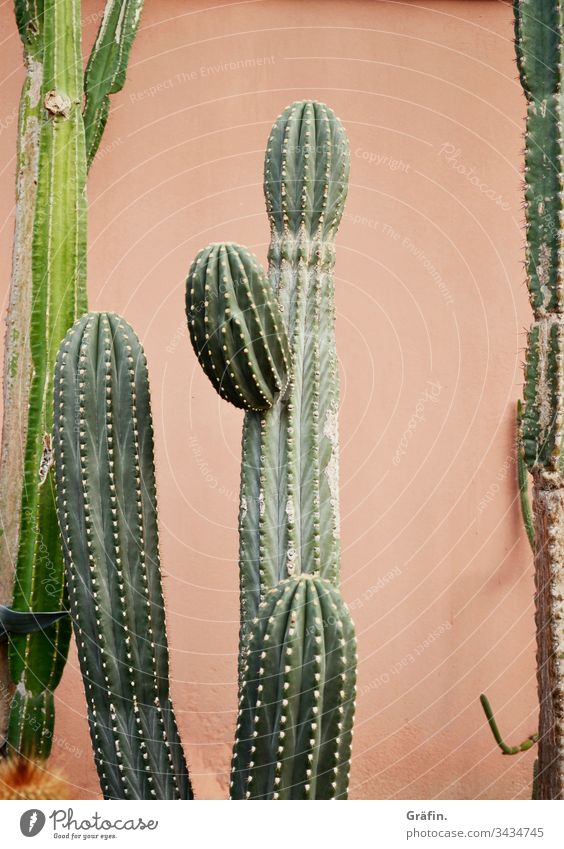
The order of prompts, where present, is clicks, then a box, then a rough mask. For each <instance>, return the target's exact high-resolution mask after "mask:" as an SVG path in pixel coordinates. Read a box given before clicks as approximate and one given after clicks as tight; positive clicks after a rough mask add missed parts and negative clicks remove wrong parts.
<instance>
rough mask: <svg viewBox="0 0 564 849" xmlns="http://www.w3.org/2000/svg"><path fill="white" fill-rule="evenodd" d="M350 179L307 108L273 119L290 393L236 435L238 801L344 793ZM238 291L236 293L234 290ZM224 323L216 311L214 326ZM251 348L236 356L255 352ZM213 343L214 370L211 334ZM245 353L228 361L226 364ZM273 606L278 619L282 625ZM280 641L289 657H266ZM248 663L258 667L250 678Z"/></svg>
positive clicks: (349, 636)
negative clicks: (341, 449)
mask: <svg viewBox="0 0 564 849" xmlns="http://www.w3.org/2000/svg"><path fill="white" fill-rule="evenodd" d="M348 171H349V157H348V142H347V138H346V135H345V132H344V130H343V128H342V126H341V123H340V122H339V121H338V119H337V118H336V117H335V115H334V113H333V112H332V111H331V110H330V109H328V108H327V107H326V106H325V105H323V104H319V103H315V102H312V101H305V102H299V103H294V104H293V105H292V106H290V107H288V108H287V109H286V110H285V111H284V112H283V113H282V115H281V116H280V117H279V118H278V120H277V122H276V123H275V125H274V127H273V129H272V132H271V134H270V138H269V141H268V146H267V152H266V160H265V179H264V189H265V196H266V205H267V211H268V217H269V220H270V227H271V243H270V250H269V273H268V278H269V280H270V285H271V287H272V292H273V293H274V295H275V297H276V301H277V304H278V309H279V311H280V316H281V319H282V323H283V325H284V327H285V330H286V333H287V336H288V339H289V344H290V353H291V368H290V376H289V382H288V386H287V388H286V389H285V390H284V391H280V388H279V386H274V387H273V389H274V390H276V394H275V396H274V397H273V399H272V401H273V402H272V404H271V405H270V406H269V407H267V409H264V410H256V409H255V408H253V405H248V406H247V407H246V409H247V412H246V413H245V419H244V424H243V449H242V453H243V456H242V470H241V496H240V511H239V539H240V561H239V562H240V583H241V631H240V653H239V681H240V713H239V717H238V722H237V730H236V740H235V747H234V755H233V764H232V797H233V798H325V797H327V796H328V797H339V798H345V797H346V795H347V789H348V773H349V764H350V736H351V732H352V720H353V706H354V692H355V663H356V657H355V643H354V629H353V625H352V622H351V620H350V617H349V615H348V612H347V610H346V608H345V606H344V604H343V602H342V601H340V600H338V591H337V589H336V587H337V586H338V582H339V561H340V549H339V493H338V402H339V398H338V367H337V354H336V347H335V332H334V322H335V305H334V291H333V289H334V287H333V276H332V269H333V265H334V261H335V249H334V238H335V234H336V231H337V228H338V226H339V222H340V219H341V216H342V212H343V206H344V201H345V198H346V193H347V186H348ZM240 250H241V249H240ZM204 254H205V252H201V254H200V255H199V258H200V259H202V258H203V255H204ZM197 260H198V258H197ZM195 267H197V262H196V266H193V267H192V271H191V274H190V275H189V279H188V296H187V306H188V319H189V322H190V320H191V313H190V308H191V307H192V308H193V300H192V298H193V296H192V295H191V292H192V290H193V289H194V283H195V280H194V268H195ZM234 276H235V278H237V273H236V270H235V274H234ZM239 276H240V275H239ZM235 285H236V288H238V287H240V286H242V285H243V283H242V282H241V281H240V280H239V279H236V281H235ZM252 309H253V307H252V306H251V310H252ZM226 320H228V317H226V316H225V314H224V313H223V316H222V317H221V316H220V325H221V321H226ZM256 338H257V337H256V335H255V337H254V339H256ZM267 338H270V337H267ZM254 339H251V342H252V345H250V346H249V345H248V344H247V345H245V346H242V347H243V351H242V353H244V354H246V355H247V356H248V354H247V349H250V350H251V351H253V352H255V351H256V349H255V341H254ZM192 341H193V343H194V337H192ZM208 343H209V349H210V351H212V352H214V351H215V352H216V353H215V356H216V357H217V358H218V359H219V357H220V351H219V348H220V347H221V345H220V342H219V340H218V334H215V335H214V334H212V335H210V338H209V340H208ZM262 343H263V340H262V339H261V340H260V344H261V345H262ZM281 343H282V344H283V340H282V339H281V338H280V337H279V335H278V336H277V335H276V334H274V335H273V337H272V338H271V339H270V347H271V348H273V349H274V348H279V347H280V344H281ZM194 347H195V350H196V353H197V354H200V350H199V349H198V346H197V345H194ZM240 353H241V352H240V351H235V352H234V353H233V352H229V351H227V363H226V365H227V366H228V365H229V364H230V363H233V362H234V359H236V357H237V356H239V354H240ZM257 356H258V355H257V354H256V353H255V358H256V357H257ZM224 395H225V393H224ZM269 400H270V399H269ZM300 599H301V600H302V601H303V603H304V604H305V605H306V607H305V610H304V609H302V610H300V609H299V600H300ZM322 599H325V602H323V603H322V601H321V600H322ZM330 603H331V604H330ZM293 604H294V605H295V604H298V607H296V606H292V605H293ZM323 604H325V605H326V606H331V605H332V608H333V609H334V610H335V614H334V615H332V617H331V621H326V620H324V618H323V616H321V617H320V616H318V615H315V614H314V613H313V611H314V610H315V611H317V612H319V610H320V608H322V607H323ZM288 605H289V606H288ZM275 607H281V608H282V611H286V612H285V613H284V614H283V615H282V617H279V616H278V615H277V613H276V612H275ZM335 623H337V624H335ZM286 625H287V627H288V633H287V634H286V632H285V631H284V628H285V627H286ZM310 628H313V629H314V630H313V631H312V634H313V641H311V640H310V639H309V636H308V630H307V629H310ZM339 629H340V630H341V632H342V634H343V636H340V637H339V640H341V641H344V643H341V644H340V647H339V652H338V655H339V662H338V663H336V662H335V659H334V658H333V657H330V654H331V651H332V649H330V648H329V647H330V646H332V645H333V644H334V640H335V638H336V637H335V634H336V631H338V630H339ZM291 632H292V633H291ZM294 632H295V633H294ZM295 634H297V637H296V639H295V643H296V645H294V644H293V643H294V636H295ZM279 638H280V639H283V640H284V646H285V650H284V652H281V651H279V650H278V651H276V652H274V653H272V647H273V645H274V644H276V641H277V640H278V639H279ZM290 643H292V644H290ZM278 648H280V647H279V646H278ZM335 657H336V656H335ZM257 658H258V659H259V660H260V659H261V658H262V659H264V660H265V663H264V664H263V665H262V666H261V665H260V664H259V665H258V667H257V662H258V661H257ZM302 660H304V663H305V666H303V667H302V666H301V663H302ZM267 661H268V668H269V669H271V671H273V670H274V669H276V679H275V680H276V686H275V688H274V690H273V691H272V692H271V693H270V695H271V700H270V701H265V700H264V698H263V697H262V696H260V695H259V693H260V692H261V691H260V690H259V689H258V688H259V686H262V683H261V685H259V684H257V683H256V680H255V678H256V675H257V674H258V675H259V677H261V676H268V674H269V673H267V672H266V669H267V663H266V662H267ZM337 668H338V669H339V671H338V673H337V672H336V671H335V670H336V669H337ZM257 670H258V672H257ZM312 675H314V676H315V675H319V679H314V678H312V677H311V676H312ZM341 676H344V677H341ZM314 681H315V683H316V684H317V686H313V682H314ZM271 683H272V684H273V685H274V682H271ZM286 685H288V686H287V687H286ZM265 686H266V684H265ZM312 687H313V689H312ZM285 689H287V690H288V692H289V693H290V695H289V696H288V697H286V696H285V695H284V690H285ZM290 696H291V698H290ZM334 711H336V712H337V713H338V714H339V717H340V718H339V720H338V722H339V724H340V727H338V726H337V725H336V724H335V723H334V717H335V713H334ZM259 728H260V729H261V730H262V733H260V732H259V731H258V729H259ZM251 729H253V731H252V734H250V730H251ZM266 737H268V740H266ZM263 738H264V739H263ZM263 744H264V745H263ZM320 747H321V748H322V752H323V754H321V751H320ZM273 758H274V760H273ZM329 777H330V780H329Z"/></svg>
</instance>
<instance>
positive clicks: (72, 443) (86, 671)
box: [54, 313, 192, 799]
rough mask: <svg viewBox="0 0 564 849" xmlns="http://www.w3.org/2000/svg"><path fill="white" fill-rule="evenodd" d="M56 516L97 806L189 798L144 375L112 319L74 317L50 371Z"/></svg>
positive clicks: (122, 326)
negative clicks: (173, 689)
mask: <svg viewBox="0 0 564 849" xmlns="http://www.w3.org/2000/svg"><path fill="white" fill-rule="evenodd" d="M54 434H55V435H54V446H55V460H56V473H57V507H58V513H59V522H60V526H61V534H62V538H63V547H64V552H65V559H66V565H67V575H68V582H69V597H70V612H71V616H72V619H73V623H74V631H75V636H76V642H77V648H78V654H79V659H80V666H81V671H82V676H83V680H84V686H85V692H86V698H87V702H88V719H89V723H90V732H91V737H92V744H93V748H94V756H95V760H96V765H97V768H98V773H99V777H100V782H101V785H102V790H103V792H104V796H105V797H106V798H117V799H151V798H153V799H187V798H191V796H192V790H191V787H190V782H189V779H188V772H187V768H186V762H185V760H184V755H183V752H182V747H181V744H180V739H179V735H178V730H177V727H176V721H175V717H174V712H173V709H172V704H171V701H170V694H169V680H168V671H169V670H168V647H167V637H166V629H165V618H164V603H163V597H162V590H161V577H160V568H159V551H158V531H157V514H156V490H155V473H154V464H153V430H152V419H151V411H150V401H149V384H148V376H147V367H146V362H145V356H144V354H143V350H142V348H141V346H140V344H139V341H138V339H137V337H136V335H135V333H134V331H133V330H132V328H131V327H130V326H129V325H128V324H127V323H126V322H125V321H124V320H123V319H121V318H120V317H119V316H116V315H113V314H107V313H100V314H97V313H92V314H88V315H86V316H84V317H83V318H82V319H80V321H78V322H77V323H76V324H75V326H74V327H73V328H72V329H71V330H70V331H69V333H68V334H67V336H66V337H65V340H64V341H63V343H62V345H61V348H60V352H59V355H58V357H57V365H56V371H55V431H54Z"/></svg>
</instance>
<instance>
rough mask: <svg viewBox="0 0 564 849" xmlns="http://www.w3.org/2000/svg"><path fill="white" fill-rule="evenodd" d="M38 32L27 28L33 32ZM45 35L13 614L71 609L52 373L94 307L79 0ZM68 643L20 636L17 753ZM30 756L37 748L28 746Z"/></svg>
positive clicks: (34, 738)
mask: <svg viewBox="0 0 564 849" xmlns="http://www.w3.org/2000/svg"><path fill="white" fill-rule="evenodd" d="M30 26H31V24H30V23H28V24H27V25H26V27H25V29H26V30H27V31H29V28H30ZM41 36H42V41H43V49H42V64H43V81H42V86H41V94H40V118H39V119H40V122H41V128H40V132H39V152H38V168H37V181H38V182H37V196H36V198H35V213H34V220H33V236H32V248H31V252H32V257H31V287H32V288H31V322H30V329H29V332H30V339H29V344H30V350H31V367H32V378H31V386H30V394H29V416H28V421H27V434H26V446H25V457H24V481H23V491H22V503H21V519H20V529H19V545H18V553H17V562H16V574H15V583H14V597H13V607H14V609H16V610H22V611H25V610H33V611H41V610H56V609H61V608H62V607H64V604H65V586H64V579H63V574H64V572H63V561H62V553H61V548H60V540H59V532H58V526H57V517H56V512H55V502H54V482H53V476H52V472H51V429H52V404H51V402H50V398H51V379H52V377H51V368H52V364H53V363H54V361H55V354H56V351H57V348H58V345H59V342H60V340H61V339H62V337H63V336H64V334H65V332H66V329H67V328H68V326H69V324H71V323H72V321H73V320H74V318H75V317H76V315H77V313H80V312H82V311H83V310H84V308H85V305H86V290H85V273H86V205H85V202H86V198H85V180H86V160H85V152H84V128H83V124H82V115H81V111H80V110H81V102H82V59H81V48H80V19H79V3H78V0H72V2H62V3H61V2H52V0H45V3H44V9H43V15H42V32H41ZM69 638H70V622H69V621H68V618H67V619H61V620H60V621H58V622H57V623H56V624H54V625H53V626H52V627H51V628H50V629H49V630H48V631H46V632H45V633H35V634H30V635H27V636H25V635H22V636H14V637H13V638H12V640H11V642H10V648H9V657H10V673H11V677H12V681H13V682H14V684H16V685H17V687H18V691H17V697H16V698H15V699H14V701H13V702H12V706H11V716H10V724H9V735H8V743H9V745H10V746H11V747H12V748H17V746H18V745H20V744H21V741H22V740H27V741H30V745H32V747H33V748H34V749H35V751H36V754H38V755H39V754H41V755H42V756H46V755H47V754H48V753H49V750H50V746H51V736H52V713H53V708H52V698H53V697H52V692H53V690H54V689H55V687H56V686H57V684H58V682H59V680H60V677H61V674H62V671H63V668H64V664H65V659H66V654H67V649H68V643H69ZM46 691H48V692H47V694H45V693H46ZM44 694H45V695H44ZM28 701H29V702H30V707H29V710H28V709H27V707H26V705H27V702H28ZM38 703H39V706H38ZM41 705H43V706H44V707H45V710H42V708H41ZM30 717H31V718H30ZM29 722H33V728H32V731H31V734H30V733H29V731H28V730H26V729H25V725H26V723H29ZM23 754H29V755H31V754H32V752H30V751H28V750H27V749H26V751H25V752H23Z"/></svg>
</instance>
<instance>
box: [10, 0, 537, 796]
mask: <svg viewBox="0 0 564 849" xmlns="http://www.w3.org/2000/svg"><path fill="white" fill-rule="evenodd" d="M101 5H102V3H101V0H97V2H92V1H91V0H87V2H85V4H84V6H85V8H84V16H85V20H86V26H85V38H86V39H87V40H88V41H90V40H91V39H92V38H93V36H94V32H95V28H96V26H97V15H98V10H99V9H100V7H101ZM0 39H1V43H2V68H3V72H2V74H1V75H0V151H1V166H0V167H1V171H0V228H1V229H0V247H1V251H2V256H3V258H4V261H3V262H2V265H1V268H0V292H1V296H2V298H1V306H2V309H4V308H5V305H6V298H7V291H8V282H9V265H10V263H9V256H10V249H11V238H12V228H13V183H14V150H15V132H16V128H15V117H16V108H17V102H18V97H19V89H20V85H21V81H22V73H21V55H20V45H19V41H18V38H17V34H16V30H15V26H14V23H13V20H12V11H11V4H10V3H4V4H3V5H2V6H0ZM511 39H512V19H511V8H510V6H509V5H508V4H506V3H502V2H495V0H492V2H482V0H467V2H456V0H450V2H449V1H448V0H446V1H445V2H431V0H426V2H422V3H419V2H385V0H381V2H370V0H349V2H346V0H341V2H335V1H334V0H306V2H304V0H243V1H242V2H229V0H226V2H223V3H221V2H216V3H212V2H209V1H208V0H146V10H145V13H144V16H143V21H142V26H141V30H140V33H139V37H138V41H137V43H136V45H135V48H134V51H133V55H132V61H131V65H130V71H129V75H128V81H127V85H126V88H125V90H124V91H123V92H122V93H121V94H120V95H118V96H117V97H115V99H114V101H113V109H112V116H111V119H110V123H109V126H108V130H107V132H106V135H105V137H104V140H103V143H102V147H101V150H100V153H99V154H98V159H97V161H96V163H95V165H94V167H93V170H92V173H91V178H90V182H89V201H90V253H89V262H90V266H89V269H90V270H89V281H90V282H89V291H90V300H91V306H92V308H94V309H110V310H117V311H119V312H121V313H123V314H124V315H125V316H126V317H127V319H128V320H129V321H130V322H132V324H133V325H134V326H135V327H136V329H137V331H138V333H139V335H140V337H141V339H142V340H143V342H144V344H145V346H146V350H147V355H148V360H149V369H150V374H151V378H152V386H153V401H154V417H155V427H156V434H157V460H158V485H159V497H160V516H161V532H162V554H163V563H164V569H165V590H166V596H167V604H168V619H169V632H170V640H171V643H172V646H173V647H174V651H173V657H172V671H173V676H174V685H173V691H174V697H175V701H176V706H177V713H178V715H179V719H180V723H181V730H182V733H183V736H184V740H185V743H186V746H187V749H188V755H189V760H190V764H191V769H192V772H193V778H194V783H195V787H196V791H197V793H198V795H199V796H200V797H203V798H210V797H214V798H215V797H218V798H222V797H225V795H226V786H227V774H228V767H229V758H230V748H231V741H232V732H233V725H234V706H235V666H236V640H237V617H238V599H237V587H238V577H237V537H236V530H235V527H236V513H237V488H238V472H239V470H238V466H239V444H240V430H241V415H240V414H239V413H238V412H237V411H235V410H234V409H228V407H227V406H225V405H224V404H223V403H220V402H219V400H218V397H217V396H216V394H215V392H214V391H213V390H212V388H211V387H210V385H209V384H208V382H207V381H206V379H205V377H204V376H203V374H202V373H201V371H200V369H199V367H198V366H197V363H196V362H195V358H194V356H193V354H192V351H191V348H190V345H189V341H188V339H187V334H186V328H185V322H184V315H183V298H184V295H183V291H184V279H185V275H186V272H187V269H188V265H189V263H190V261H191V259H192V257H193V255H194V254H195V252H196V251H197V250H198V249H199V248H200V247H201V246H203V245H204V244H206V243H207V242H209V241H212V240H218V239H233V240H236V241H239V242H242V243H243V244H247V245H249V246H250V248H251V249H252V250H254V251H255V252H256V253H257V254H258V255H259V256H260V257H261V258H263V259H264V258H265V256H266V249H267V244H268V229H267V224H266V219H265V214H264V209H263V198H262V187H261V172H262V159H263V150H264V145H265V141H266V138H267V135H268V132H269V129H270V126H271V123H272V121H273V119H274V118H275V117H276V115H277V114H278V113H279V112H280V110H281V109H282V108H283V107H284V106H285V105H286V104H287V103H289V102H291V101H292V100H295V99H298V98H304V97H313V98H318V99H321V100H324V101H326V102H328V103H329V104H330V105H331V106H332V107H333V108H334V109H335V110H336V112H337V114H338V115H339V116H340V117H341V118H342V120H343V122H344V124H345V126H346V128H347V131H348V133H349V137H350V141H351V154H352V156H351V159H352V168H351V190H350V198H349V202H348V207H347V211H346V214H345V219H344V221H343V225H342V227H341V231H340V235H339V238H338V262H337V267H336V282H337V307H338V328H337V331H338V344H339V352H340V359H341V372H342V382H343V383H342V388H343V392H342V416H341V439H342V504H343V529H342V533H343V572H344V575H343V592H344V595H345V597H346V599H347V601H348V602H349V604H350V606H351V608H352V610H353V614H354V617H355V619H356V623H357V628H358V636H359V643H360V668H359V690H360V692H359V698H358V721H357V730H356V742H355V747H354V762H353V770H352V796H353V798H387V797H394V798H401V797H403V798H427V799H433V798H452V797H456V798H478V797H480V798H500V797H508V798H513V797H523V798H526V797H527V796H528V794H529V792H530V791H529V785H530V780H531V773H532V765H533V753H531V752H529V753H528V754H525V755H522V756H519V757H516V758H503V757H502V756H501V754H500V753H499V752H498V751H497V750H496V748H495V746H494V744H493V741H492V738H491V736H490V733H489V731H488V729H487V727H486V726H485V723H484V718H483V715H482V712H481V709H480V705H479V703H478V696H479V693H480V692H481V691H486V692H487V693H488V694H489V695H490V696H491V698H492V701H493V702H494V705H495V707H496V710H497V714H498V718H499V721H500V724H501V726H502V730H503V732H504V734H505V735H506V736H507V738H509V739H510V740H517V739H521V738H522V737H524V736H526V735H527V734H529V733H531V731H533V730H534V728H535V725H536V701H535V681H534V645H533V621H532V598H533V579H532V558H531V555H530V552H529V549H528V545H527V541H526V538H525V535H524V533H523V531H522V528H521V522H520V516H519V509H518V501H517V490H516V482H515V462H514V444H513V443H514V426H513V420H514V405H515V400H516V398H517V397H518V396H519V394H520V386H521V360H522V349H523V346H524V333H523V328H524V327H525V326H526V325H527V324H528V320H529V310H528V305H527V298H526V290H525V286H524V272H523V267H522V260H523V238H522V232H521V227H522V218H523V216H522V211H521V200H520V190H521V178H520V167H521V150H522V141H521V134H522V129H523V123H522V122H523V116H524V103H523V99H522V96H521V93H520V90H519V86H518V83H517V80H516V72H515V67H514V60H513V47H512V41H511ZM57 710H58V719H57V729H56V733H57V739H56V745H55V752H56V754H55V757H54V762H55V763H57V764H58V765H59V766H60V767H61V768H62V769H64V771H65V772H66V774H67V775H68V776H69V777H70V779H71V781H72V782H73V783H74V785H75V792H76V796H77V797H91V796H96V795H97V793H98V787H97V781H96V777H95V773H94V768H93V763H92V758H91V755H90V745H89V739H88V731H87V724H86V719H85V705H84V700H83V696H82V685H81V680H80V676H79V674H78V670H77V662H76V657H75V655H74V653H73V654H72V655H71V658H70V663H69V665H68V668H67V671H66V673H65V677H64V682H63V684H62V686H61V688H60V689H59V691H58V706H57Z"/></svg>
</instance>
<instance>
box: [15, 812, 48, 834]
mask: <svg viewBox="0 0 564 849" xmlns="http://www.w3.org/2000/svg"><path fill="white" fill-rule="evenodd" d="M44 825H45V814H44V813H43V811H38V810H37V808H32V810H30V811H26V812H25V814H22V815H21V817H20V831H21V833H22V834H23V835H24V836H25V837H37V835H38V834H39V832H40V831H42V829H43V826H44Z"/></svg>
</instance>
